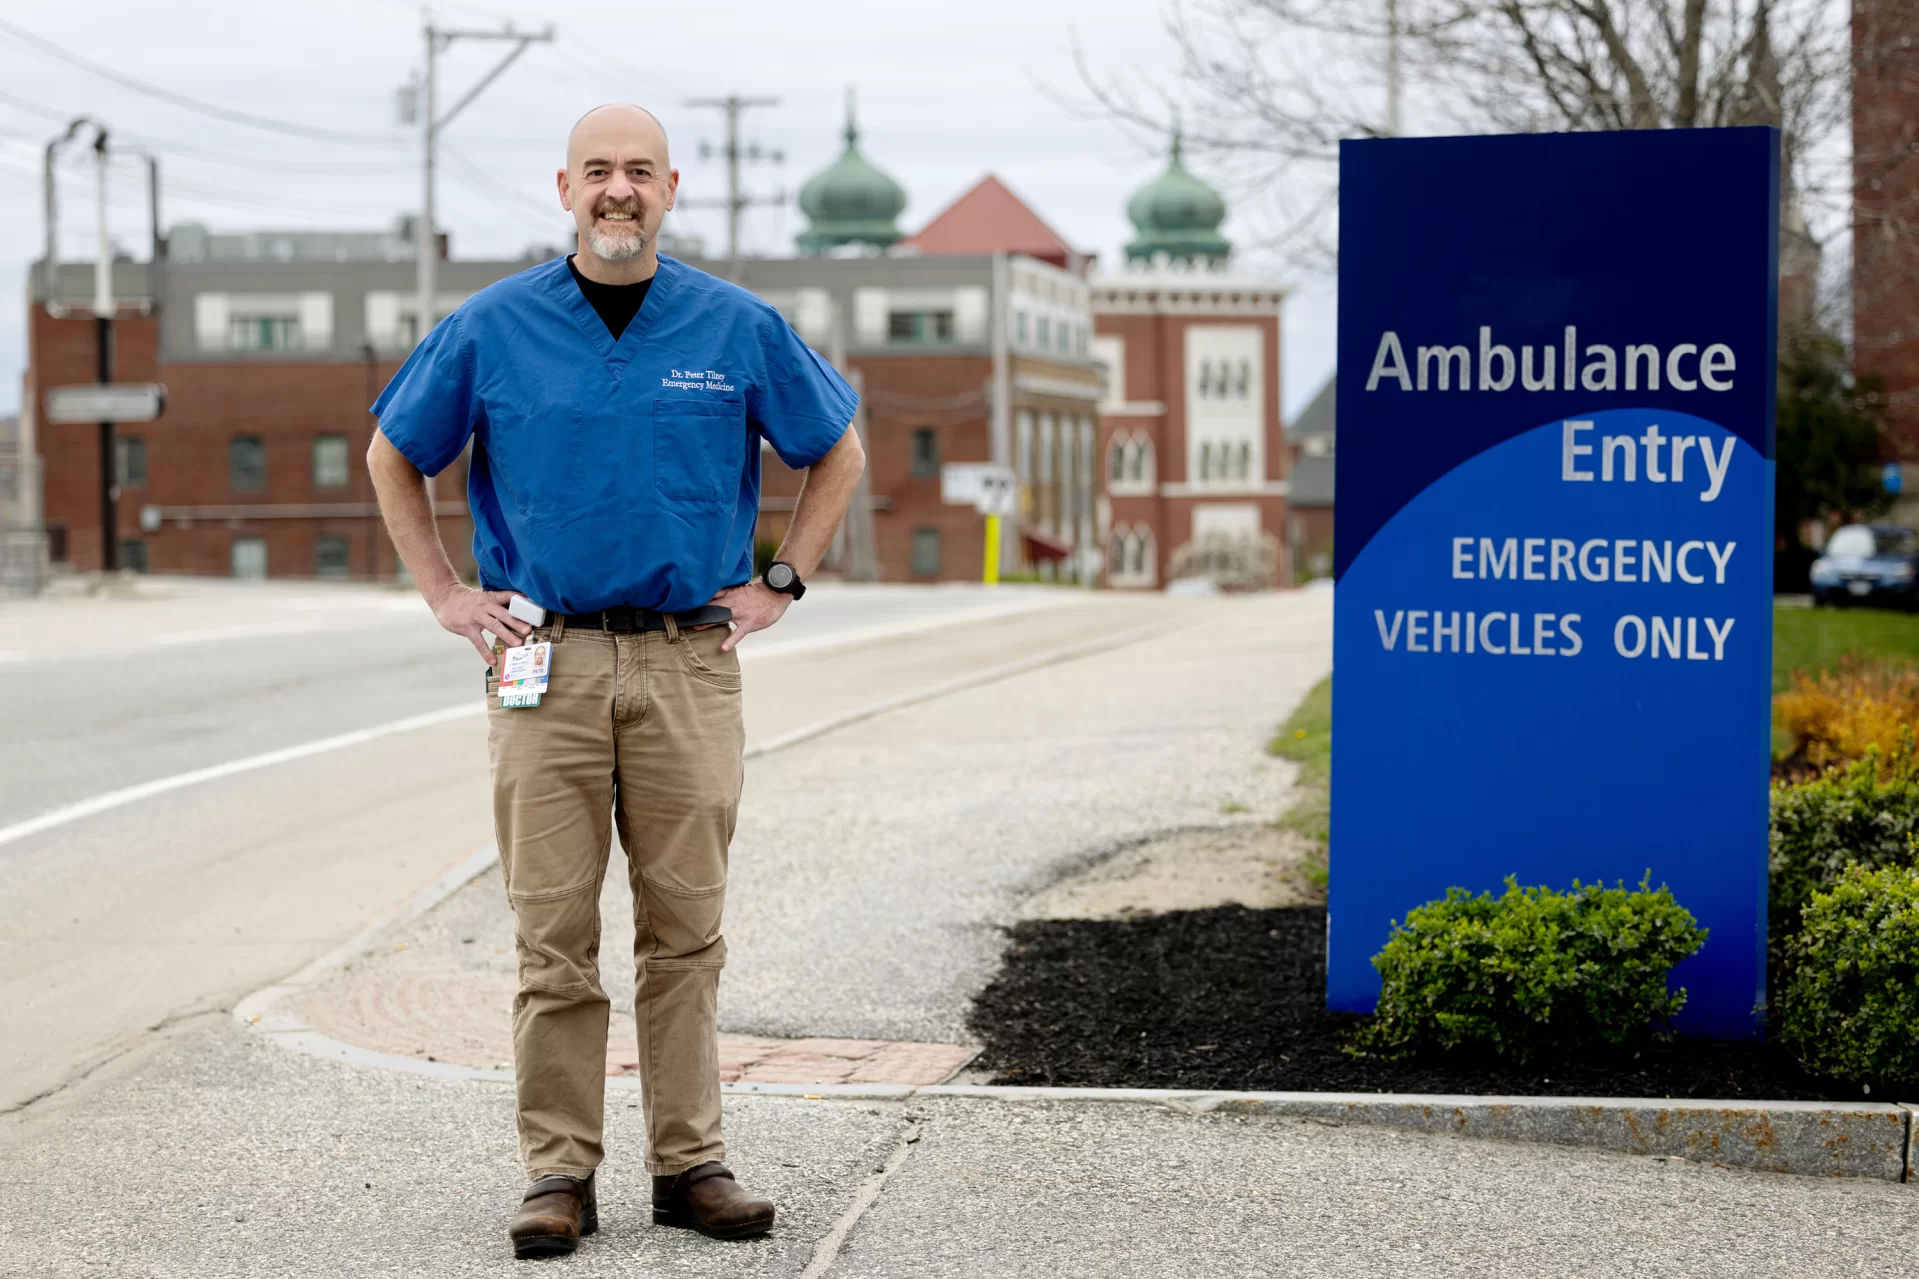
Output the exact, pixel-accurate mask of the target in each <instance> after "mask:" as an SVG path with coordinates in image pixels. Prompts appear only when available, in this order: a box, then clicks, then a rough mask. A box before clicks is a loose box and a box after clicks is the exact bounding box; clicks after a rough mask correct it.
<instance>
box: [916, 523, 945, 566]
mask: <svg viewBox="0 0 1919 1279" xmlns="http://www.w3.org/2000/svg"><path fill="white" fill-rule="evenodd" d="M939 575H940V531H939V530H938V529H936V528H927V527H924V526H922V527H920V528H916V529H914V530H913V576H914V577H938V576H939Z"/></svg>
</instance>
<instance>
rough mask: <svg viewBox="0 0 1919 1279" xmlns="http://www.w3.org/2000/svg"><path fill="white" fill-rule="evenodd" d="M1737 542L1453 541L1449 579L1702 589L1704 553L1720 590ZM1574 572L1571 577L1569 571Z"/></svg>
mask: <svg viewBox="0 0 1919 1279" xmlns="http://www.w3.org/2000/svg"><path fill="white" fill-rule="evenodd" d="M1737 545H1739V544H1738V543H1737V542H1727V543H1725V544H1723V545H1721V544H1720V543H1718V542H1699V541H1693V542H1680V543H1678V544H1677V546H1675V545H1674V543H1673V540H1672V539H1671V538H1669V537H1668V538H1664V539H1662V540H1660V541H1657V542H1655V541H1653V540H1651V539H1650V538H1634V537H1612V538H1607V537H1589V538H1586V539H1584V540H1583V541H1582V540H1580V539H1577V538H1570V537H1505V538H1495V537H1480V538H1474V537H1471V536H1466V537H1455V538H1453V539H1452V554H1451V556H1450V561H1451V567H1452V575H1453V577H1454V578H1456V579H1459V580H1462V581H1471V580H1473V579H1476V578H1477V579H1484V580H1493V581H1500V580H1504V581H1513V582H1578V581H1585V582H1650V581H1653V580H1654V579H1655V578H1657V580H1659V581H1661V582H1670V581H1672V580H1673V577H1674V574H1675V572H1676V573H1677V575H1678V578H1679V580H1680V581H1681V582H1684V583H1686V584H1688V585H1691V586H1700V585H1703V584H1705V582H1706V580H1707V578H1706V574H1705V573H1704V572H1703V571H1697V572H1696V571H1694V564H1695V561H1694V559H1693V556H1695V555H1697V554H1699V553H1700V552H1702V551H1703V552H1704V553H1705V555H1706V557H1707V558H1708V559H1710V560H1711V561H1712V579H1711V581H1712V585H1714V586H1724V585H1725V584H1726V566H1727V565H1728V564H1730V563H1731V562H1732V552H1733V548H1734V547H1736V546H1737ZM1575 570H1576V571H1575Z"/></svg>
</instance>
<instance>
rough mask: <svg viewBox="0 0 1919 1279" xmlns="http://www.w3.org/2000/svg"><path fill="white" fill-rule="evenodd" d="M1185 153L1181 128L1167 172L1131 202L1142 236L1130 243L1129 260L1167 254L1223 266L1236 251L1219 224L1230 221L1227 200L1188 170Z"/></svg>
mask: <svg viewBox="0 0 1919 1279" xmlns="http://www.w3.org/2000/svg"><path fill="white" fill-rule="evenodd" d="M1179 155H1180V137H1179V132H1178V130H1177V129H1176V130H1174V132H1173V147H1172V157H1171V160H1170V162H1169V163H1168V164H1167V166H1166V172H1164V173H1162V174H1160V175H1159V176H1158V177H1157V178H1154V179H1153V180H1152V181H1151V182H1148V183H1147V184H1146V185H1145V186H1143V187H1141V188H1140V189H1139V190H1138V191H1136V192H1134V194H1133V198H1132V199H1130V200H1128V201H1127V202H1126V216H1127V217H1128V218H1129V219H1131V220H1132V223H1133V228H1134V229H1135V230H1136V231H1138V232H1139V237H1138V238H1137V239H1135V240H1134V241H1133V242H1132V243H1131V244H1129V245H1127V246H1126V258H1127V260H1128V261H1129V262H1151V261H1153V260H1154V259H1156V258H1158V257H1159V256H1160V255H1161V254H1164V255H1166V256H1167V257H1168V258H1170V259H1172V260H1173V261H1176V262H1179V261H1185V262H1202V263H1205V264H1206V265H1209V266H1223V265H1224V264H1225V262H1226V258H1227V256H1228V255H1229V254H1230V253H1231V252H1232V251H1233V249H1232V245H1230V244H1228V243H1227V242H1226V241H1225V239H1223V238H1222V237H1221V236H1220V234H1219V224H1220V223H1222V222H1224V221H1225V220H1226V201H1224V200H1222V199H1220V197H1219V192H1217V191H1215V190H1213V188H1211V187H1209V186H1207V185H1206V184H1205V183H1204V182H1201V181H1200V180H1199V179H1198V178H1196V177H1194V176H1193V175H1192V174H1190V173H1188V172H1187V171H1186V166H1185V165H1183V164H1181V163H1180V159H1179Z"/></svg>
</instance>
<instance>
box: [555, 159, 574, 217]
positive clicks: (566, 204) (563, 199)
mask: <svg viewBox="0 0 1919 1279" xmlns="http://www.w3.org/2000/svg"><path fill="white" fill-rule="evenodd" d="M566 177H567V174H566V170H565V169H560V170H557V171H556V172H555V173H554V175H553V180H554V182H555V183H556V184H557V185H558V186H559V188H560V207H561V208H562V209H565V210H566V211H567V212H568V213H571V212H573V193H572V191H571V190H570V189H569V188H570V186H571V184H570V183H568V182H567V180H566Z"/></svg>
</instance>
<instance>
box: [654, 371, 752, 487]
mask: <svg viewBox="0 0 1919 1279" xmlns="http://www.w3.org/2000/svg"><path fill="white" fill-rule="evenodd" d="M745 465H746V410H745V408H744V406H742V405H740V404H737V403H733V402H730V401H727V400H708V399H695V398H693V397H691V396H688V397H685V398H680V397H677V396H676V397H672V398H666V399H658V400H655V401H653V482H654V483H655V484H657V485H658V486H659V489H660V495H661V496H662V497H667V498H672V499H674V500H676V501H681V502H712V503H716V504H727V503H731V502H732V501H733V500H734V499H735V498H736V497H737V496H738V495H739V491H740V472H741V469H742V468H743V467H744V466H745Z"/></svg>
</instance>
